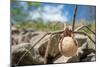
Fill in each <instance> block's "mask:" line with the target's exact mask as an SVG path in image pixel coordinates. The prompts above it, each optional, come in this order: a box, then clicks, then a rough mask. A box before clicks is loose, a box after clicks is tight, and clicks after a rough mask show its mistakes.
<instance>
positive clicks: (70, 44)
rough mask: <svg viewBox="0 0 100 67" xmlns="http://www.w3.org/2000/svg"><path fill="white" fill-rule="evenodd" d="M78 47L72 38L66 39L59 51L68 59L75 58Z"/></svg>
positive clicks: (60, 44)
mask: <svg viewBox="0 0 100 67" xmlns="http://www.w3.org/2000/svg"><path fill="white" fill-rule="evenodd" d="M77 49H78V46H77V45H76V43H75V41H74V40H73V38H72V37H64V39H63V40H62V42H61V43H59V51H60V52H61V54H62V55H64V56H66V57H70V56H74V55H75V54H76V52H77Z"/></svg>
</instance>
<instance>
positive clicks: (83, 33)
mask: <svg viewBox="0 0 100 67" xmlns="http://www.w3.org/2000/svg"><path fill="white" fill-rule="evenodd" d="M74 33H75V34H81V35H85V36H87V37H88V38H89V39H90V40H91V41H92V42H93V43H94V44H96V42H95V41H94V40H93V39H92V38H91V36H89V35H88V34H87V33H85V32H74Z"/></svg>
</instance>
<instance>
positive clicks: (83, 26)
mask: <svg viewBox="0 0 100 67" xmlns="http://www.w3.org/2000/svg"><path fill="white" fill-rule="evenodd" d="M83 28H87V29H88V30H89V31H90V32H92V33H93V34H94V35H95V34H96V33H95V32H94V31H92V30H91V29H90V28H89V27H88V26H85V25H82V26H80V27H78V28H77V29H75V31H79V30H80V29H83Z"/></svg>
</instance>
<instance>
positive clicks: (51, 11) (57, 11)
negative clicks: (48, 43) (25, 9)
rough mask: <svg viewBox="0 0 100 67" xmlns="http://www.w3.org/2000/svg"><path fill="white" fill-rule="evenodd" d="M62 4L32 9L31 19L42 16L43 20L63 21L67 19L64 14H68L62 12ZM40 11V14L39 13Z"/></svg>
mask: <svg viewBox="0 0 100 67" xmlns="http://www.w3.org/2000/svg"><path fill="white" fill-rule="evenodd" d="M63 7H64V5H58V6H52V5H47V6H44V7H42V8H39V9H37V10H35V11H33V13H32V14H31V15H32V19H38V18H42V19H43V21H61V22H65V21H67V20H68V19H67V18H66V15H67V14H68V13H67V11H66V13H65V14H64V13H63V11H62V9H63ZM41 9H43V10H41ZM40 13H41V14H40Z"/></svg>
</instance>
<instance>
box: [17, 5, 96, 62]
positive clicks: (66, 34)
mask: <svg viewBox="0 0 100 67" xmlns="http://www.w3.org/2000/svg"><path fill="white" fill-rule="evenodd" d="M76 12H77V5H75V10H74V15H73V25H72V29H70V28H69V27H67V26H66V27H65V29H64V30H61V31H55V32H47V33H46V34H44V35H43V37H42V38H40V39H39V40H38V41H37V42H36V43H35V44H34V45H33V46H32V47H31V48H30V49H29V50H28V51H30V50H31V49H33V47H34V46H36V45H37V44H38V43H39V42H40V41H41V40H42V39H43V38H44V37H45V36H47V35H50V37H49V41H48V45H47V46H46V51H45V56H44V59H45V61H44V64H46V63H47V57H48V51H49V47H50V43H51V39H52V36H53V35H54V34H62V35H61V39H60V41H59V43H60V46H59V51H60V53H61V54H62V55H65V56H68V57H69V56H74V55H75V53H76V52H77V49H78V47H79V44H78V43H77V40H76V39H75V38H74V37H75V34H81V35H85V36H87V37H88V38H89V39H90V40H91V41H92V42H93V43H94V44H95V43H96V42H95V41H94V40H93V39H92V38H91V37H90V36H89V35H88V34H87V33H86V32H79V30H84V28H87V29H88V30H89V31H90V32H92V34H94V35H96V33H95V32H93V31H92V30H91V29H90V28H89V27H88V26H85V25H82V26H80V27H78V28H76V29H74V28H75V27H74V26H75V17H76ZM84 31H85V30H84ZM64 40H65V41H66V40H71V41H69V43H68V44H66V45H65V46H68V47H69V48H70V50H68V53H66V51H67V50H65V49H66V48H67V47H63V45H62V43H64V42H65V41H64ZM71 43H72V44H71ZM69 44H71V46H70V45H69ZM64 50H65V51H64ZM71 50H72V51H71ZM28 51H27V52H25V53H24V54H23V55H22V56H21V57H20V59H19V61H18V62H17V64H19V63H20V61H21V60H22V58H23V57H24V56H25V55H26V54H27V53H28ZM70 53H71V54H70ZM66 54H67V55H66Z"/></svg>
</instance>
